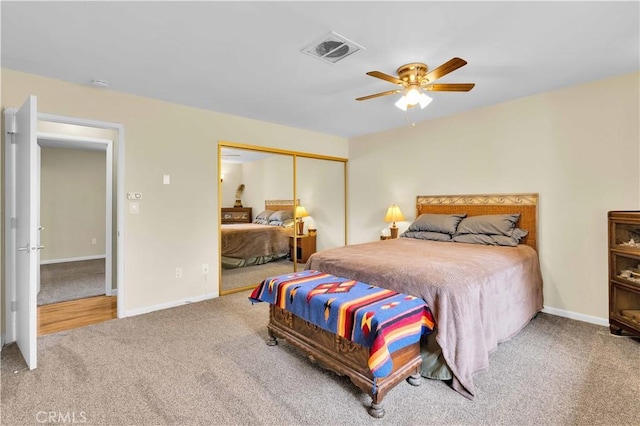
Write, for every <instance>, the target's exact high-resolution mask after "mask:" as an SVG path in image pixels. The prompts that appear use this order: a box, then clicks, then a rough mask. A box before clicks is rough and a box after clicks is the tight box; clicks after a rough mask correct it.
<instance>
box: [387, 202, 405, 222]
mask: <svg viewBox="0 0 640 426" xmlns="http://www.w3.org/2000/svg"><path fill="white" fill-rule="evenodd" d="M384 220H385V222H398V221H401V220H404V216H403V215H402V212H401V211H400V207H398V206H396V205H395V204H394V205H391V206H389V208H388V209H387V214H386V215H385V217H384Z"/></svg>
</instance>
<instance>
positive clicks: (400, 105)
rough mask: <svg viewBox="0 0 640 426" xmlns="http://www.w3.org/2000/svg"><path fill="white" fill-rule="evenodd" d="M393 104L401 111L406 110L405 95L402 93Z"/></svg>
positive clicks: (407, 103)
mask: <svg viewBox="0 0 640 426" xmlns="http://www.w3.org/2000/svg"><path fill="white" fill-rule="evenodd" d="M395 105H396V106H397V107H398V108H400V109H401V110H403V111H406V110H407V108H408V107H409V102H407V97H406V96H405V95H402V96H401V97H400V99H398V101H397V102H396V103H395Z"/></svg>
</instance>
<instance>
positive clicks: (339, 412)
mask: <svg viewBox="0 0 640 426" xmlns="http://www.w3.org/2000/svg"><path fill="white" fill-rule="evenodd" d="M248 294H249V293H248V292H242V293H237V294H233V295H230V296H224V297H221V298H218V299H214V300H209V301H205V302H200V303H194V304H190V305H186V306H182V307H179V308H174V309H167V310H164V311H158V312H153V313H150V314H146V315H141V316H137V317H132V318H127V319H122V320H112V321H107V322H104V323H101V324H96V325H93V326H89V327H85V328H81V329H76V330H71V331H68V332H61V333H58V334H53V335H49V336H44V337H41V338H39V339H38V344H39V348H38V356H39V360H38V362H39V364H38V365H39V368H38V369H36V370H33V371H26V370H24V363H23V362H22V361H20V360H19V357H18V356H17V350H16V347H15V345H11V346H9V347H5V348H4V349H3V351H2V370H1V371H2V387H1V391H2V395H1V409H2V411H1V414H0V416H1V421H2V424H7V425H27V424H38V419H39V418H40V419H41V418H42V414H40V413H42V412H53V413H62V415H67V414H68V413H69V414H75V416H76V419H78V420H79V419H82V418H84V419H85V422H83V423H84V424H88V425H93V424H103V425H262V424H264V425H360V424H362V425H365V424H366V425H388V424H393V425H494V424H495V425H498V424H499V425H536V426H537V425H639V424H640V404H638V395H639V392H638V391H639V389H640V368H639V367H640V343H639V341H638V340H637V339H632V338H628V337H614V336H611V335H610V334H609V333H608V330H607V329H606V328H605V327H600V326H596V325H592V324H586V323H582V322H578V321H574V320H569V319H565V318H560V317H554V316H551V315H546V314H540V315H539V316H538V317H537V318H536V319H534V320H533V321H532V322H531V324H529V325H528V326H527V327H526V328H525V329H524V330H523V331H522V332H521V333H520V334H518V335H517V336H516V337H515V338H513V339H512V340H510V341H509V342H506V343H503V344H501V345H500V347H499V348H498V350H497V351H496V352H495V353H494V354H493V355H492V356H491V365H490V367H489V369H488V370H486V371H483V372H481V373H479V374H477V375H476V376H475V383H476V387H477V391H478V396H477V397H476V399H475V400H474V401H470V400H468V399H466V398H464V397H462V396H460V395H459V394H457V393H456V392H454V391H453V390H451V389H450V388H449V387H448V386H447V385H446V384H444V383H442V382H437V381H425V382H424V383H423V384H422V386H420V387H413V386H411V385H409V384H408V383H401V384H400V385H398V387H396V388H395V389H393V390H391V391H390V392H389V394H388V395H387V396H386V397H385V399H384V404H385V407H386V411H387V413H386V416H385V418H383V419H380V420H375V419H373V418H371V417H370V416H369V415H368V414H367V412H366V410H365V406H366V405H368V404H369V402H370V399H369V397H368V396H366V395H364V394H363V393H362V392H361V391H360V390H359V389H358V388H356V387H355V386H353V385H352V384H351V383H350V382H349V381H348V379H345V378H344V377H337V376H336V375H334V374H332V373H330V372H327V371H325V370H323V369H321V368H319V367H317V366H315V365H312V364H310V363H309V361H308V360H307V359H306V358H304V357H303V356H301V355H300V354H299V353H297V352H296V351H295V350H294V349H292V348H291V347H289V346H288V345H287V344H286V343H281V344H279V345H278V346H275V347H269V346H267V345H265V339H266V337H267V332H266V328H265V325H266V322H267V308H268V306H267V305H265V304H256V305H251V304H250V303H249V301H248V300H247V295H248ZM38 416H40V417H38ZM81 416H83V417H81Z"/></svg>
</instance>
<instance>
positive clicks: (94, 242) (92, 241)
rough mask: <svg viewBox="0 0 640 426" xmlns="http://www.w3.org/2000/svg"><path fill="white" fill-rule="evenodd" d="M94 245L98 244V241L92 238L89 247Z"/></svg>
mask: <svg viewBox="0 0 640 426" xmlns="http://www.w3.org/2000/svg"><path fill="white" fill-rule="evenodd" d="M96 244H98V240H97V239H96V238H92V239H91V245H92V246H95V245H96Z"/></svg>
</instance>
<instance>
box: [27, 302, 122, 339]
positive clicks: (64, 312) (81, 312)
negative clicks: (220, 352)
mask: <svg viewBox="0 0 640 426" xmlns="http://www.w3.org/2000/svg"><path fill="white" fill-rule="evenodd" d="M116 309H117V297H115V296H96V297H88V298H86V299H77V300H70V301H68V302H60V303H52V304H49V305H42V306H38V336H43V335H45V334H50V333H56V332H58V331H64V330H71V329H72V328H78V327H84V326H86V325H91V324H97V323H99V322H102V321H107V320H110V319H113V318H116V316H117V314H116V312H117V310H116Z"/></svg>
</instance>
